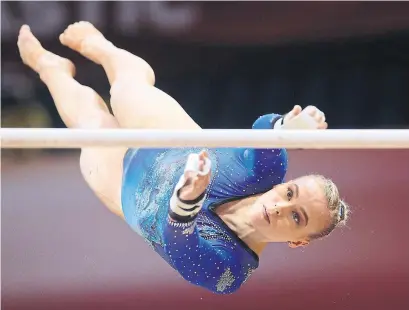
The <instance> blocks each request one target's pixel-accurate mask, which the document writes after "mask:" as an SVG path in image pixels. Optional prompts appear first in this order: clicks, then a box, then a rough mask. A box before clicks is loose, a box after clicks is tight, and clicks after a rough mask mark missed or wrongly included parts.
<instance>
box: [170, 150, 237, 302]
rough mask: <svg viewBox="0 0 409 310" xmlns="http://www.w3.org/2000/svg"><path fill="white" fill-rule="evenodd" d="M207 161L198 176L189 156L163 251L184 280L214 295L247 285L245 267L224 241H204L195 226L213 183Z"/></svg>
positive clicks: (172, 202) (174, 193) (174, 201)
mask: <svg viewBox="0 0 409 310" xmlns="http://www.w3.org/2000/svg"><path fill="white" fill-rule="evenodd" d="M195 155H196V158H194V157H195ZM199 156H200V155H199ZM206 160H207V167H206V164H205V167H204V170H206V171H202V173H201V174H199V175H198V174H197V170H198V169H197V167H198V166H199V165H198V164H197V163H196V164H195V163H192V162H194V161H196V162H197V154H191V156H189V159H188V162H187V164H186V168H185V174H184V175H182V176H181V178H180V180H179V182H178V184H177V185H176V187H175V189H174V192H173V195H172V198H171V200H170V206H169V213H168V219H167V221H166V225H165V227H164V244H165V246H164V249H165V252H166V254H167V255H168V256H169V259H170V263H171V264H172V266H173V267H174V268H175V269H176V270H177V271H178V272H179V273H180V275H181V276H182V277H183V278H184V279H185V280H187V281H188V282H190V283H192V284H195V285H198V286H201V287H203V288H206V289H208V290H210V291H212V292H214V293H218V294H230V293H233V292H235V291H236V290H237V289H238V288H239V287H240V286H241V284H242V283H243V282H244V279H245V276H244V274H243V273H244V272H243V268H241V266H240V264H239V262H238V259H237V258H236V257H235V256H234V254H233V253H232V251H231V250H229V248H228V247H227V246H224V244H223V242H222V241H217V240H212V241H209V240H205V239H204V238H203V237H202V236H200V234H199V232H198V230H197V227H196V217H197V215H198V213H199V211H200V209H201V208H202V205H203V202H204V200H205V191H206V188H207V186H208V184H209V182H210V160H209V159H207V158H206ZM188 170H196V173H195V172H192V171H190V174H187V173H186V172H187V171H188ZM182 197H183V198H182ZM195 197H196V198H195Z"/></svg>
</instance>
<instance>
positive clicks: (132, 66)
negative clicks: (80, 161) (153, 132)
mask: <svg viewBox="0 0 409 310" xmlns="http://www.w3.org/2000/svg"><path fill="white" fill-rule="evenodd" d="M60 41H61V43H62V44H63V45H66V46H68V47H69V48H71V49H73V50H75V51H77V52H79V53H81V54H82V55H83V56H85V57H87V58H88V59H90V60H92V61H94V62H95V63H97V64H100V65H102V67H103V68H104V70H105V72H106V74H107V76H108V80H109V82H110V84H111V106H112V110H113V112H114V115H115V117H116V119H117V120H118V122H119V124H120V126H121V127H124V128H156V129H160V128H162V129H200V127H199V125H198V124H196V122H195V121H194V120H193V119H192V118H191V117H190V116H189V115H188V114H187V113H186V112H185V111H184V109H183V108H182V107H181V106H180V105H179V104H178V103H177V102H176V100H174V99H173V98H172V97H170V96H169V95H167V94H166V93H164V92H162V91H161V90H159V89H157V88H156V87H154V86H153V85H154V82H155V75H154V72H153V70H152V68H151V67H150V66H149V65H148V64H147V63H146V62H145V61H144V60H143V59H141V58H139V57H137V56H135V55H133V54H131V53H129V52H127V51H125V50H123V49H120V48H118V47H116V46H114V45H113V44H112V43H111V42H109V41H108V40H107V39H106V38H105V37H104V36H103V35H102V34H101V33H100V32H99V31H98V30H97V29H96V28H95V27H94V26H93V25H92V24H90V23H88V22H78V23H74V24H72V25H70V26H69V27H68V28H67V29H66V30H65V31H64V33H63V34H61V36H60Z"/></svg>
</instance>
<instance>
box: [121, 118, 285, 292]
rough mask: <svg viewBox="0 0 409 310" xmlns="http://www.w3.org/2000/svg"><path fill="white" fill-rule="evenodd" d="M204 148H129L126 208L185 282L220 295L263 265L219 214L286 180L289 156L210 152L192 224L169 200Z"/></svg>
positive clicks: (263, 152) (128, 218) (140, 231)
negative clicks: (172, 213)
mask: <svg viewBox="0 0 409 310" xmlns="http://www.w3.org/2000/svg"><path fill="white" fill-rule="evenodd" d="M253 128H254V126H253ZM201 150H202V149H201V148H171V149H129V150H128V151H127V153H126V154H125V157H124V168H123V169H124V174H123V182H122V194H121V199H122V209H123V213H124V217H125V220H126V222H127V223H128V225H129V226H130V227H131V228H132V229H133V230H134V231H135V232H137V233H138V234H139V235H140V236H142V237H143V239H144V240H145V241H146V242H147V243H148V244H149V245H150V247H152V248H153V249H154V250H155V251H156V252H157V253H158V254H159V255H161V257H162V258H163V259H165V260H166V261H167V262H168V263H169V264H170V265H171V266H172V267H173V268H174V269H176V270H177V271H178V272H179V274H180V275H181V276H182V277H183V278H185V279H186V280H188V281H189V282H190V283H192V284H196V285H199V286H202V287H205V288H207V289H209V290H211V291H213V292H215V293H220V294H227V293H231V292H233V291H235V290H237V289H238V288H239V287H240V286H241V285H242V284H243V283H244V282H245V281H246V279H247V278H248V276H249V275H250V274H251V272H252V271H253V270H255V269H256V268H257V267H258V263H259V261H258V256H257V255H256V253H254V252H253V251H252V250H251V249H250V248H249V247H248V246H247V245H246V244H245V243H244V242H243V241H242V240H241V239H239V238H238V237H237V235H236V234H235V233H234V232H233V231H232V230H230V229H229V228H228V226H227V225H226V224H225V223H224V222H223V221H222V220H221V219H220V217H219V216H218V215H217V214H216V212H215V209H216V208H217V207H218V206H219V205H221V204H224V203H226V202H229V201H232V200H236V199H242V198H245V197H248V196H251V195H254V194H258V193H264V192H266V191H268V190H270V189H271V188H272V186H274V185H275V184H280V183H282V182H283V179H284V176H285V173H286V169H287V152H286V150H284V149H244V148H212V149H206V150H207V152H208V155H209V158H210V160H211V163H212V165H211V182H210V184H209V186H208V187H207V190H206V192H205V198H204V202H203V205H202V208H201V210H200V212H199V213H198V214H197V216H196V217H195V218H194V219H193V220H192V221H180V222H178V221H175V220H170V219H169V205H170V199H171V197H172V195H173V193H174V189H175V186H176V184H177V183H178V181H179V179H180V177H181V176H182V175H183V173H184V168H185V165H186V161H187V159H188V156H189V154H192V153H199V152H200V151H201Z"/></svg>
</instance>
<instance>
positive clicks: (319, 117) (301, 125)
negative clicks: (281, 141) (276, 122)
mask: <svg viewBox="0 0 409 310" xmlns="http://www.w3.org/2000/svg"><path fill="white" fill-rule="evenodd" d="M281 127H282V128H283V129H327V127H328V124H327V123H326V121H325V114H324V113H323V112H322V111H320V110H319V109H318V108H317V107H315V106H311V105H310V106H308V107H306V108H305V109H304V110H303V109H302V108H301V107H300V106H299V105H295V106H294V108H293V109H292V110H291V111H290V112H289V113H287V114H286V115H285V116H284V120H283V125H282V126H281Z"/></svg>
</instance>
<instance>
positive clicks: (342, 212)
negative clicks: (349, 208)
mask: <svg viewBox="0 0 409 310" xmlns="http://www.w3.org/2000/svg"><path fill="white" fill-rule="evenodd" d="M344 217H345V205H344V204H343V203H342V202H340V206H339V218H340V220H341V221H342V220H343V219H344Z"/></svg>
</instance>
